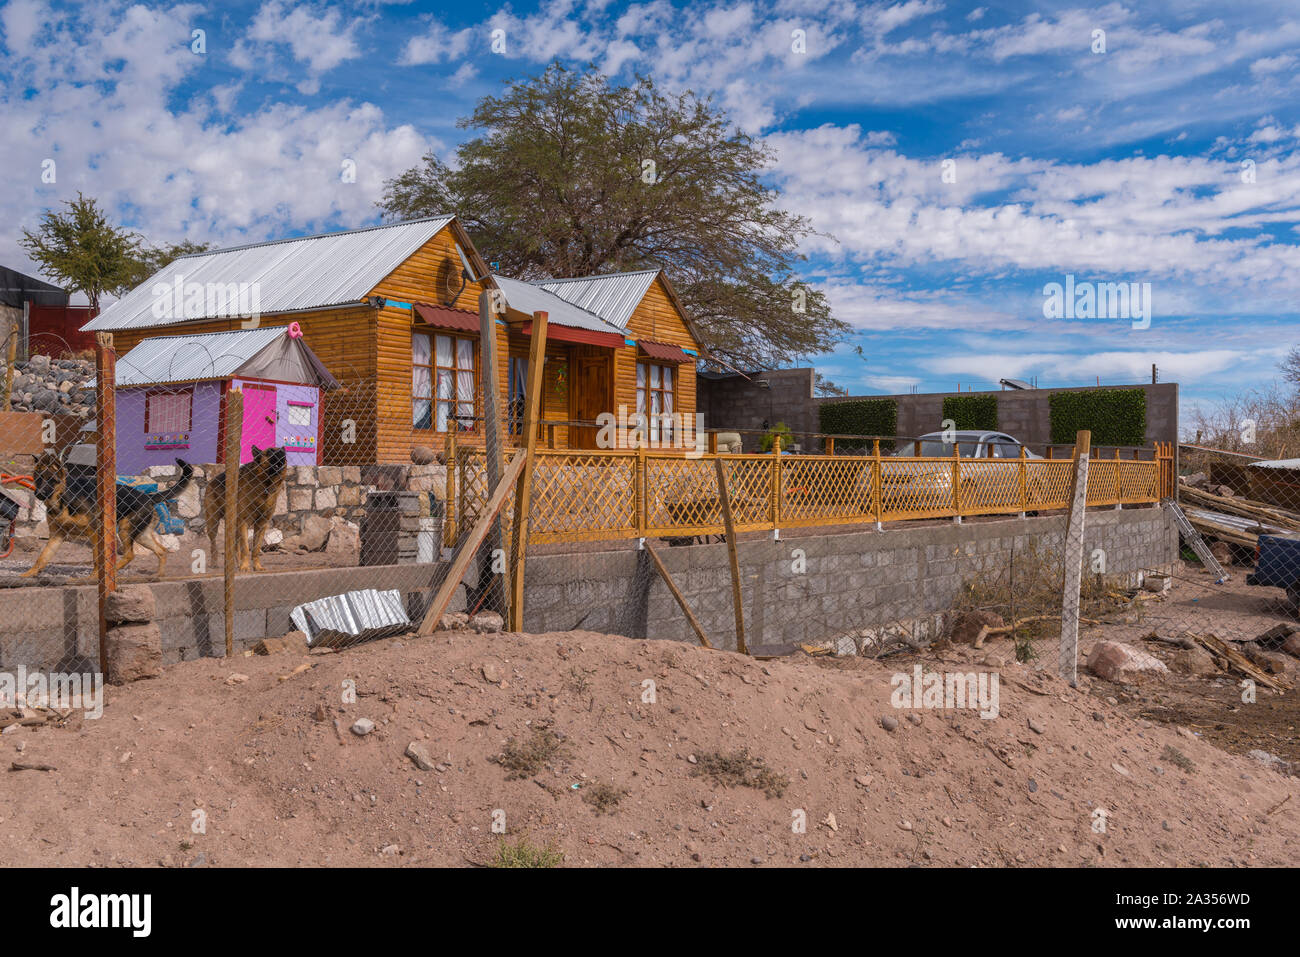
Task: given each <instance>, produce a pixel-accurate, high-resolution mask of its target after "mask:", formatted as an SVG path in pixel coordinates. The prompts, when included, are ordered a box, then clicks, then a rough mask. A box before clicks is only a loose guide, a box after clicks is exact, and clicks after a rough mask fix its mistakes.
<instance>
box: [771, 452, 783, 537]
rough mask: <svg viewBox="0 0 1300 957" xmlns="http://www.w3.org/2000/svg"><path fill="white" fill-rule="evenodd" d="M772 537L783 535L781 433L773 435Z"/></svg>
mask: <svg viewBox="0 0 1300 957" xmlns="http://www.w3.org/2000/svg"><path fill="white" fill-rule="evenodd" d="M770 518H771V521H772V537H773V538H774V539H777V538H780V537H781V435H780V433H776V434H774V435H773V436H772V506H771V516H770Z"/></svg>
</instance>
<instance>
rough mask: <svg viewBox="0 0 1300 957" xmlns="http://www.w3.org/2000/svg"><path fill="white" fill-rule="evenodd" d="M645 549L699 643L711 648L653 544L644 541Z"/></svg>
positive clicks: (697, 620)
mask: <svg viewBox="0 0 1300 957" xmlns="http://www.w3.org/2000/svg"><path fill="white" fill-rule="evenodd" d="M645 550H646V551H647V552H649V553H650V560H651V561H652V562H654V566H655V568H657V569H658V570H659V575H660V577H661V578H663V580H664V584H665V585H667V586H668V593H669V594H670V595H672V596H673V598H675V599H677V604H678V605H680V606H681V609H682V612H683V613H684V614H685V615H686V620H687V621H688V622H690V625H691V628H692V629H693V630H694V631H695V635H696V637H698V638H699V639H700V644H701V645H702V646H703V647H705V648H712V647H713V645H711V644H710V643H709V638H708V636H707V635H705V634H704V629H703V628H702V627H701V626H700V622H699V619H697V618H696V617H695V615H694V613H693V612H692V611H691V609H690V606H689V605H687V604H686V598H685V597H684V596H683V595H682V593H681V592H680V591H679V590H678V588H677V584H676V582H674V581H673V576H672V575H669V574H668V569H667V568H665V567H664V563H663V559H661V558H660V557H659V553H658V552H657V551H655V549H654V546H653V545H651V544H650V543H649V542H646V543H645Z"/></svg>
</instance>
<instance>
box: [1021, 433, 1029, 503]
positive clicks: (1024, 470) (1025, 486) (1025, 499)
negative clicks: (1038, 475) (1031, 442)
mask: <svg viewBox="0 0 1300 957" xmlns="http://www.w3.org/2000/svg"><path fill="white" fill-rule="evenodd" d="M1025 461H1026V459H1025V447H1024V446H1023V445H1022V446H1020V517H1021V518H1024V517H1025V512H1027V511H1029V482H1028V481H1027V480H1028V477H1029V476H1028V471H1029V466H1028V465H1026V464H1025Z"/></svg>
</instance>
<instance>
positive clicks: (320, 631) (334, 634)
mask: <svg viewBox="0 0 1300 957" xmlns="http://www.w3.org/2000/svg"><path fill="white" fill-rule="evenodd" d="M289 619H290V620H291V621H292V622H293V623H294V625H296V626H297V627H298V630H299V631H301V632H302V633H303V634H305V635H306V636H307V644H309V645H335V644H352V643H353V642H357V641H368V640H369V639H371V638H382V637H383V636H384V635H393V634H397V633H398V632H401V631H405V630H406V629H407V628H410V627H411V619H410V618H409V617H407V614H406V607H405V606H404V605H403V604H402V593H401V592H399V591H398V590H397V589H396V588H394V589H392V590H390V591H377V590H376V589H374V588H366V589H362V590H360V591H350V592H345V593H344V594H342V595H332V596H331V597H329V598H318V599H317V600H316V601H309V602H306V603H304V604H302V605H298V606H297V607H296V608H294V610H293V611H291V612H289Z"/></svg>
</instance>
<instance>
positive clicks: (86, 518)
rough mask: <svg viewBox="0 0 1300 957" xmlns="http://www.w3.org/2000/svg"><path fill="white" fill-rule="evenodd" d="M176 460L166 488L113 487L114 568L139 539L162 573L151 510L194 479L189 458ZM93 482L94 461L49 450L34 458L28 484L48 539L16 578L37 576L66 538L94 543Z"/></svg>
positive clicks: (125, 562)
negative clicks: (67, 459)
mask: <svg viewBox="0 0 1300 957" xmlns="http://www.w3.org/2000/svg"><path fill="white" fill-rule="evenodd" d="M176 464H177V465H179V466H180V468H181V477H180V478H179V479H178V480H177V481H176V483H175V484H173V485H172V486H171V488H167V489H160V490H159V491H157V492H141V491H140V490H139V489H136V488H132V487H131V486H129V485H120V486H118V488H117V540H118V543H119V544H120V546H121V548H122V557H121V558H120V559H118V562H117V567H118V569H119V570H121V569H123V568H125V567H126V566H127V565H128V564H129V563H130V562H131V560H132V559H133V558H135V545H136V543H137V542H139V543H140V544H141V545H143V546H144V547H145V548H147V549H148V550H149V551H151V552H153V553H154V554H155V555H157V556H158V577H159V578H162V577H163V575H164V573H165V571H166V564H167V549H165V548H164V547H163V544H162V542H160V541H159V540H158V536H157V535H155V534H154V531H153V524H154V509H155V508H156V507H157V505H158V503H160V502H165V501H167V499H169V498H175V497H176V496H177V495H180V494H181V493H183V492H184V491H185V490H186V489H187V488H189V486H190V483H191V482H193V481H194V469H193V468H192V467H191V466H190V465H189V463H187V462H184V461H182V460H181V459H177V460H176ZM97 482H98V479H97V476H96V473H95V468H94V467H93V466H80V467H78V466H69V465H66V464H65V463H64V462H63V460H62V459H60V458H59V457H58V456H57V455H54V454H53V453H50V452H47V453H45V454H44V455H42V456H41V457H40V458H39V459H37V460H36V468H35V469H34V470H33V473H32V484H33V485H34V486H35V492H36V497H37V498H38V499H40V500H41V502H43V503H44V505H45V520H46V522H47V523H48V524H49V527H50V540H49V541H48V542H46V543H45V547H44V548H43V549H41V553H40V554H39V555H37V556H36V563H35V564H34V565H32V567H31V568H29V569H27V571H25V572H23V573H22V576H21V577H23V578H29V577H31V576H32V575H39V574H40V572H41V569H43V568H44V567H45V566H46V565H48V564H49V563H50V559H52V558H53V557H54V553H55V552H57V551H58V550H59V546H60V545H62V544H63V543H64V541H66V540H67V539H69V538H71V539H74V540H81V541H88V542H90V543H91V544H94V542H95V540H96V539H97V537H98V535H97V534H96V525H95V522H96V515H95V504H96V489H97Z"/></svg>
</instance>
